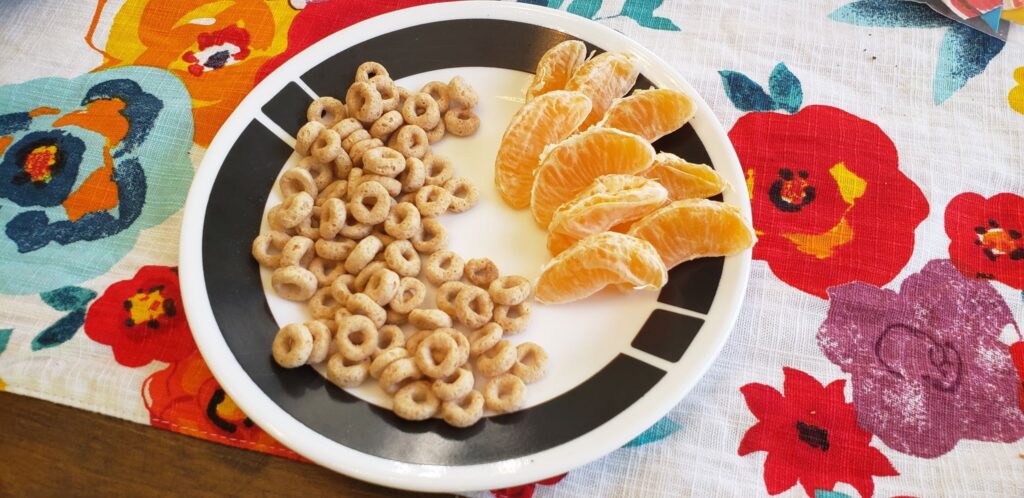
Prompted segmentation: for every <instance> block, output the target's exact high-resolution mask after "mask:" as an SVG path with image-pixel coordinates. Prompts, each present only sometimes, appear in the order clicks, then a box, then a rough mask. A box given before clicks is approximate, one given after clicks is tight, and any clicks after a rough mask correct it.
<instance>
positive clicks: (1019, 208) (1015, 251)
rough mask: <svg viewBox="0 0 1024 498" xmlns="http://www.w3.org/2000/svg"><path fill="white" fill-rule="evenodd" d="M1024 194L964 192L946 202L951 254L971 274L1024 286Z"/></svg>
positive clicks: (957, 264) (1015, 285) (956, 264)
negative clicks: (992, 194)
mask: <svg viewBox="0 0 1024 498" xmlns="http://www.w3.org/2000/svg"><path fill="white" fill-rule="evenodd" d="M1022 233H1024V197H1020V196H1018V195H1014V194H1009V193H1006V194H997V195H994V196H992V197H991V198H989V199H985V198H984V197H982V196H980V195H978V194H975V193H966V194H960V195H958V196H956V197H954V198H953V200H951V201H949V205H948V206H946V235H948V236H949V258H950V259H952V260H953V265H954V266H956V269H957V270H960V273H963V274H964V275H965V276H967V277H969V278H978V279H985V280H998V281H1000V282H1002V283H1004V284H1006V285H1009V286H1010V287H1013V288H1014V289H1024V236H1022Z"/></svg>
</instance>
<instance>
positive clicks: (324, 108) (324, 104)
mask: <svg viewBox="0 0 1024 498" xmlns="http://www.w3.org/2000/svg"><path fill="white" fill-rule="evenodd" d="M347 114H348V111H347V109H345V104H343V103H342V102H341V101H340V100H338V99H336V98H334V97H320V98H318V99H316V100H314V101H313V102H312V103H310V104H309V107H308V108H306V121H316V122H318V123H320V124H322V125H324V126H325V127H327V128H330V127H332V126H334V125H336V124H338V122H339V121H341V120H342V119H345V118H346V117H347Z"/></svg>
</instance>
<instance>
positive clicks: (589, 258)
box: [536, 232, 668, 304]
mask: <svg viewBox="0 0 1024 498" xmlns="http://www.w3.org/2000/svg"><path fill="white" fill-rule="evenodd" d="M667 281H668V273H667V271H666V270H665V265H664V263H662V262H661V258H660V257H659V256H658V252H657V251H656V250H655V249H654V246H652V245H651V244H650V243H648V242H646V241H644V240H641V239H638V238H636V237H632V236H629V235H626V234H621V233H615V232H601V233H595V234H593V235H590V236H588V237H586V238H585V239H583V240H580V241H579V242H577V243H575V244H573V245H572V247H570V248H569V249H566V250H565V251H563V252H562V253H561V254H559V255H558V256H556V257H555V258H554V259H552V260H551V261H550V262H548V264H547V265H545V266H544V268H543V270H542V272H541V274H540V279H538V280H537V286H536V298H537V301H540V302H542V303H548V304H558V303H568V302H570V301H576V300H578V299H583V298H585V297H587V296H589V295H591V294H594V293H595V292H597V291H599V290H601V289H603V288H605V287H606V286H608V285H622V286H627V287H632V288H636V289H660V288H661V287H663V286H664V285H665V282H667Z"/></svg>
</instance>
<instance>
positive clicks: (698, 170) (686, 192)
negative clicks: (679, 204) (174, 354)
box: [643, 152, 727, 201]
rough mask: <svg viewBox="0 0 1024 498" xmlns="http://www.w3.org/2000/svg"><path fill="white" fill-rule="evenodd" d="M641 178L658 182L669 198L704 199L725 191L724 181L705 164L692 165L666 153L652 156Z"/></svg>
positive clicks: (674, 199)
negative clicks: (666, 191) (652, 162)
mask: <svg viewBox="0 0 1024 498" xmlns="http://www.w3.org/2000/svg"><path fill="white" fill-rule="evenodd" d="M643 176H645V177H647V178H653V179H655V180H658V183H661V184H662V185H664V186H665V188H667V189H668V195H669V198H671V199H672V200H673V201H678V200H680V199H695V198H706V197H711V196H713V195H718V194H720V193H722V191H723V190H725V186H726V185H727V183H725V179H724V178H722V177H721V176H719V174H718V173H717V172H716V171H715V170H713V169H711V167H710V166H708V165H706V164H693V163H690V162H687V161H686V160H685V159H683V158H681V157H679V156H677V155H675V154H670V153H668V152H661V153H659V154H658V155H656V156H654V164H652V165H651V167H650V169H648V170H647V171H644V172H643Z"/></svg>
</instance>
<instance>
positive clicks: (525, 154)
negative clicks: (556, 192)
mask: <svg viewBox="0 0 1024 498" xmlns="http://www.w3.org/2000/svg"><path fill="white" fill-rule="evenodd" d="M590 107H591V104H590V99H589V98H588V97H587V96H586V95H584V94H582V93H580V92H567V91H563V90H555V91H553V92H548V93H545V94H544V95H541V96H539V97H537V98H535V99H533V100H531V101H530V102H528V103H527V104H526V105H524V106H523V107H521V108H520V109H519V110H518V111H516V114H515V115H514V116H512V120H511V121H510V122H509V124H508V128H506V129H505V135H504V136H502V137H501V145H499V146H498V155H497V157H496V158H495V160H494V184H495V185H496V186H497V188H498V192H499V193H500V194H501V197H502V198H503V199H505V202H507V203H508V204H509V205H510V206H512V207H513V208H516V209H522V208H525V207H526V206H528V205H529V204H530V187H531V186H532V185H533V173H534V171H535V170H536V169H537V166H538V165H539V164H540V155H541V152H543V151H544V148H545V147H547V146H548V145H550V144H553V143H558V142H561V141H562V140H564V139H565V137H567V136H569V135H570V134H571V133H572V132H573V131H575V130H576V128H578V127H579V125H580V123H581V122H583V119H584V118H585V117H586V116H587V113H589V112H590Z"/></svg>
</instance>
